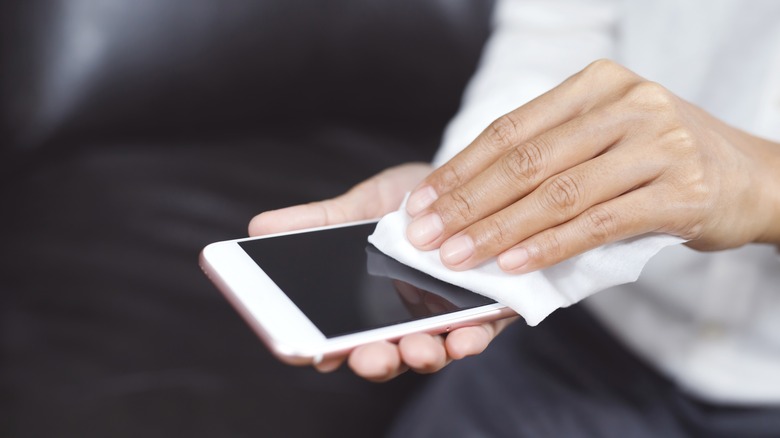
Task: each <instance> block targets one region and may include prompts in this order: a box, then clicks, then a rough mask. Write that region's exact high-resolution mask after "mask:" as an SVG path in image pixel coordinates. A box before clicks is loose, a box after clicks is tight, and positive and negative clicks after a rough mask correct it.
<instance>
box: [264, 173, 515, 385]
mask: <svg viewBox="0 0 780 438" xmlns="http://www.w3.org/2000/svg"><path fill="white" fill-rule="evenodd" d="M430 172H431V167H430V166H429V165H427V164H406V165H402V166H398V167H394V168H390V169H388V170H386V171H384V172H382V173H380V174H378V175H376V176H374V177H372V178H370V179H368V180H366V181H364V182H362V183H360V184H358V185H357V186H355V187H353V188H352V189H351V190H350V191H348V192H347V193H345V194H343V195H341V196H339V197H336V198H333V199H329V200H325V201H319V202H313V203H310V204H305V205H297V206H294V207H288V208H283V209H280V210H274V211H267V212H264V213H261V214H259V215H257V216H255V217H254V218H253V219H252V221H251V222H250V224H249V234H250V235H251V236H259V235H265V234H272V233H279V232H283V231H291V230H296V229H302V228H311V227H319V226H325V225H334V224H339V223H344V222H352V221H358V220H364V219H373V218H379V217H381V216H383V215H384V214H386V213H389V212H391V211H394V210H395V209H397V208H398V206H399V205H400V204H401V201H402V199H403V196H404V195H405V194H406V192H408V191H409V190H411V189H412V188H413V187H414V186H415V185H416V184H417V183H419V182H420V181H421V180H422V179H423V178H424V177H425V176H426V175H428V174H429V173H430ZM514 319H516V318H512V319H505V320H500V321H496V322H492V323H487V324H482V325H479V326H474V327H464V328H460V329H457V330H453V331H452V332H450V333H449V334H448V335H447V336H446V338H445V337H443V336H432V335H428V334H414V335H409V336H406V337H404V338H402V339H401V340H400V341H399V342H398V343H397V344H396V343H392V342H376V343H373V344H368V345H364V346H361V347H358V348H356V349H355V350H353V351H352V352H351V353H350V354H349V366H350V368H352V370H353V371H354V372H355V373H356V374H357V375H359V376H362V377H364V378H366V379H368V380H372V381H385V380H389V379H392V378H393V377H395V376H397V375H399V374H401V373H403V372H404V371H406V370H407V369H410V368H411V369H413V370H415V371H417V372H420V373H431V372H435V371H438V370H440V369H441V368H443V367H444V366H445V365H447V364H448V363H449V362H450V361H452V360H453V359H461V358H463V357H466V356H471V355H475V354H479V353H481V352H482V351H483V350H484V349H485V348H486V347H487V345H488V344H489V343H490V341H492V340H493V338H494V337H495V336H496V335H497V334H498V333H499V332H501V330H503V328H504V327H505V326H507V325H508V324H509V323H510V322H511V321H513V320H514ZM345 359H346V358H334V359H328V360H325V361H323V362H321V363H319V364H316V365H315V367H316V368H317V369H318V370H320V371H323V372H328V371H333V370H335V369H336V368H338V367H339V366H340V365H341V364H342V363H343V362H344V360H345Z"/></svg>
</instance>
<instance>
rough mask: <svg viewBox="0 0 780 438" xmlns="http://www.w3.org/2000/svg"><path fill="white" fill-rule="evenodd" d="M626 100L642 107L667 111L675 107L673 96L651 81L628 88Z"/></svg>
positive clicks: (641, 82) (640, 82)
mask: <svg viewBox="0 0 780 438" xmlns="http://www.w3.org/2000/svg"><path fill="white" fill-rule="evenodd" d="M626 99H627V100H628V101H629V102H631V103H633V104H635V105H640V106H642V107H646V108H651V109H656V110H668V109H671V108H674V107H675V104H676V101H675V99H674V95H673V94H672V93H671V92H669V90H667V89H666V88H665V87H664V86H663V85H661V84H659V83H657V82H652V81H639V82H637V83H635V84H633V85H632V86H630V87H628V91H627V92H626Z"/></svg>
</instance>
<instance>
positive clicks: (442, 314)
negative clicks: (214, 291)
mask: <svg viewBox="0 0 780 438" xmlns="http://www.w3.org/2000/svg"><path fill="white" fill-rule="evenodd" d="M375 226H376V221H370V222H357V223H350V224H345V225H339V226H332V227H323V228H316V229H309V230H302V231H296V232H291V233H284V234H276V235H270V236H262V237H255V238H247V239H237V240H230V241H224V242H217V243H212V244H210V245H208V246H207V247H205V248H204V249H203V251H202V252H201V254H200V266H201V268H202V269H203V271H204V272H205V273H206V275H207V276H208V277H209V279H211V281H212V282H213V283H214V284H215V285H216V286H217V288H218V289H219V290H220V291H221V292H222V293H223V294H224V295H225V297H227V299H228V300H229V301H230V303H232V305H233V306H234V307H235V308H236V310H237V311H238V312H239V313H240V314H241V315H242V316H243V318H244V319H245V320H246V321H247V322H248V323H249V325H250V326H251V327H252V329H254V331H255V332H256V333H257V334H258V335H259V337H260V338H261V339H262V340H263V341H264V342H265V344H266V345H267V346H268V347H269V348H270V350H271V351H272V352H273V353H274V354H275V355H276V356H277V357H278V358H280V359H281V360H282V361H284V362H287V363H290V364H294V365H303V364H312V363H318V362H319V361H321V360H323V359H324V358H328V357H334V356H338V355H343V354H346V353H348V352H349V351H350V350H352V349H353V348H355V347H357V346H359V345H363V344H367V343H370V342H374V341H379V340H390V341H393V340H397V339H399V338H401V337H402V336H405V335H408V334H411V333H418V332H425V333H432V334H436V333H444V332H448V331H450V330H453V329H455V328H458V327H464V326H468V325H476V324H480V323H483V322H487V321H492V320H496V319H500V318H506V317H509V316H514V315H515V313H514V312H513V311H512V310H511V309H509V308H508V307H506V306H503V305H501V304H498V303H496V302H495V301H493V300H491V299H489V298H486V297H484V296H482V295H479V294H476V293H473V292H470V291H468V290H465V289H463V288H460V287H458V286H454V285H451V284H449V283H445V282H443V281H440V280H437V279H435V278H433V277H431V276H429V275H427V274H424V273H422V272H420V271H417V270H415V269H413V268H410V267H408V266H406V265H403V264H401V263H399V262H397V261H396V260H394V259H392V258H390V257H388V256H386V255H384V254H383V253H381V252H380V251H378V250H377V249H376V248H374V247H373V246H372V245H371V244H370V243H368V240H367V239H368V236H369V235H370V234H371V233H372V232H373V230H374V227H375Z"/></svg>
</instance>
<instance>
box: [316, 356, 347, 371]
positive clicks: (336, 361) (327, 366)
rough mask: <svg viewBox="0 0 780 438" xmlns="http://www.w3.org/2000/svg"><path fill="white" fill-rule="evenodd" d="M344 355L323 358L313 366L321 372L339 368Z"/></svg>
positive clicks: (344, 358)
mask: <svg viewBox="0 0 780 438" xmlns="http://www.w3.org/2000/svg"><path fill="white" fill-rule="evenodd" d="M345 360H346V357H337V358H332V359H325V360H323V361H322V362H320V363H317V364H314V368H315V369H316V370H317V371H319V372H321V373H330V372H333V371H336V370H337V369H339V367H340V366H341V364H343V363H344V361H345Z"/></svg>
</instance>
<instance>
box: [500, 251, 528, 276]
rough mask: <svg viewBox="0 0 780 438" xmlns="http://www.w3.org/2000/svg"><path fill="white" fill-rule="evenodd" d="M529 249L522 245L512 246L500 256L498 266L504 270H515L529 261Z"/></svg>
mask: <svg viewBox="0 0 780 438" xmlns="http://www.w3.org/2000/svg"><path fill="white" fill-rule="evenodd" d="M528 259H529V257H528V250H527V249H525V248H522V247H519V248H512V249H510V250H509V251H507V252H505V253H503V254H501V255H500V256H498V266H499V267H500V268H501V269H503V270H504V271H513V270H515V269H519V268H521V267H523V266H524V265H525V264H526V263H528Z"/></svg>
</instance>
